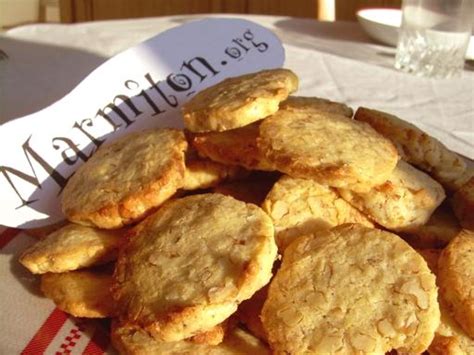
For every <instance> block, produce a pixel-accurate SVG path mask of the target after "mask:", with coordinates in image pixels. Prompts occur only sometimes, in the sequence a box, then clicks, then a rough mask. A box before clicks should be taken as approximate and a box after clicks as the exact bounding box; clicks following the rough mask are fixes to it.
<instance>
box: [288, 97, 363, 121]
mask: <svg viewBox="0 0 474 355" xmlns="http://www.w3.org/2000/svg"><path fill="white" fill-rule="evenodd" d="M303 107H304V108H310V109H313V110H316V111H321V112H328V113H334V114H338V115H342V116H346V117H349V118H351V117H352V115H353V113H354V112H353V111H352V109H351V108H350V107H349V106H347V105H345V104H343V103H340V102H335V101H330V100H327V99H321V98H319V97H304V96H290V97H288V98H287V99H286V100H285V101H283V102H282V103H280V109H283V110H291V109H293V108H295V109H297V110H300V109H301V108H303Z"/></svg>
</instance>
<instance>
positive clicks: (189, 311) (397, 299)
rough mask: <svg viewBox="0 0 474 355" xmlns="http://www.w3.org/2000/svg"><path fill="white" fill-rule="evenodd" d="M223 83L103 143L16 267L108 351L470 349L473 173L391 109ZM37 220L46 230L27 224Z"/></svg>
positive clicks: (273, 81)
mask: <svg viewBox="0 0 474 355" xmlns="http://www.w3.org/2000/svg"><path fill="white" fill-rule="evenodd" d="M297 88H298V78H297V76H296V75H295V74H294V73H293V72H291V71H290V70H287V69H273V70H265V71H260V72H257V73H252V74H248V75H243V76H240V77H235V78H229V79H226V80H224V81H222V82H220V83H219V84H217V85H215V86H213V87H210V88H207V89H205V90H203V91H201V92H200V93H198V94H197V95H195V96H194V97H193V98H192V99H191V100H190V101H189V102H188V103H186V104H185V105H184V106H183V109H182V114H183V119H184V126H185V130H177V129H172V128H162V129H152V130H146V131H142V132H137V133H133V134H130V135H127V136H124V137H122V138H119V139H117V140H115V141H113V142H112V143H110V144H108V145H104V146H103V147H101V148H100V149H98V151H97V152H96V153H95V154H94V155H93V156H92V157H91V158H90V159H89V161H87V163H85V164H84V165H83V166H81V167H80V168H79V169H78V170H77V171H76V173H75V174H74V175H73V176H72V177H71V178H70V180H69V182H68V184H67V186H66V188H65V189H64V191H63V194H62V208H63V212H64V215H65V217H66V218H67V220H68V222H66V223H64V224H63V225H61V226H60V228H59V229H55V230H54V231H52V232H51V233H47V235H46V236H43V235H42V237H41V239H40V240H39V241H38V242H37V243H36V244H35V245H33V246H32V247H30V248H29V249H28V250H26V251H25V252H24V253H23V254H22V256H21V257H20V262H21V263H22V264H23V265H24V266H25V267H26V268H28V269H29V270H30V271H31V272H33V273H35V274H41V289H42V291H43V293H44V294H45V296H46V297H48V298H50V299H52V300H53V301H54V302H55V303H56V305H57V307H58V308H60V309H62V310H63V311H65V312H67V313H70V314H72V315H74V316H76V317H89V318H105V317H109V318H112V322H111V339H112V343H113V344H114V346H115V347H116V348H117V350H118V351H119V352H120V353H122V354H267V353H268V354H269V353H275V354H366V353H370V354H385V353H387V352H391V351H394V352H397V353H400V354H401V353H410V354H411V353H413V354H417V353H423V352H425V351H428V352H429V353H430V354H473V353H474V268H473V266H474V215H473V214H474V196H473V195H474V178H473V172H472V169H471V168H469V167H468V166H467V164H466V161H465V160H464V159H463V158H462V157H460V156H458V155H457V154H455V153H453V152H451V151H450V150H448V149H447V148H446V147H445V146H444V145H443V144H441V143H440V142H439V141H437V140H436V139H434V138H432V137H430V136H428V135H427V134H425V133H424V132H422V131H421V130H419V129H418V128H417V127H415V126H413V125H411V124H409V123H407V122H405V121H402V120H401V119H399V118H397V117H395V116H392V115H390V114H387V113H384V112H380V111H376V110H372V109H367V108H359V109H358V110H357V111H356V113H355V115H353V111H352V109H351V108H349V107H348V106H346V105H345V104H342V103H337V102H332V101H329V100H326V99H320V98H313V97H298V96H291V94H292V93H294V92H295V91H296V90H297ZM42 232H44V231H42Z"/></svg>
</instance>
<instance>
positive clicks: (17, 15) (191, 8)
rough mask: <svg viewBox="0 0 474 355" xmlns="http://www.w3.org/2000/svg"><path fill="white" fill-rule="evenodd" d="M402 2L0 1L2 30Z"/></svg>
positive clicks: (339, 11)
mask: <svg viewBox="0 0 474 355" xmlns="http://www.w3.org/2000/svg"><path fill="white" fill-rule="evenodd" d="M400 5H401V0H0V28H1V29H3V30H5V29H8V28H12V27H15V26H19V25H24V24H29V23H45V22H57V23H74V22H84V21H100V20H110V19H125V18H138V17H153V16H165V15H178V14H197V13H244V14H245V13H247V14H267V15H281V16H294V17H306V18H314V19H318V20H324V21H334V20H338V21H355V20H356V16H355V14H356V11H357V10H359V9H361V8H369V7H384V8H400Z"/></svg>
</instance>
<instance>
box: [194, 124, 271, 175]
mask: <svg viewBox="0 0 474 355" xmlns="http://www.w3.org/2000/svg"><path fill="white" fill-rule="evenodd" d="M259 127H260V122H255V123H252V124H249V125H247V126H244V127H240V128H236V129H232V130H228V131H225V132H209V133H201V134H196V135H195V136H194V137H193V139H192V145H193V146H194V147H195V148H196V150H197V151H198V152H199V154H201V155H202V156H205V157H207V158H209V159H211V160H214V161H217V162H219V163H222V164H230V165H240V166H243V167H244V168H246V169H250V170H264V171H273V170H275V168H274V167H273V165H272V164H271V163H270V162H268V161H267V160H266V158H265V156H264V155H263V154H262V153H261V152H260V150H259V148H258V146H257V138H258V134H259Z"/></svg>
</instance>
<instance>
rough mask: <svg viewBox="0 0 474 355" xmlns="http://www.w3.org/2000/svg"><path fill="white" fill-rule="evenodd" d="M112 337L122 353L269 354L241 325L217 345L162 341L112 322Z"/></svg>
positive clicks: (140, 330) (131, 354)
mask: <svg viewBox="0 0 474 355" xmlns="http://www.w3.org/2000/svg"><path fill="white" fill-rule="evenodd" d="M111 340H112V344H113V345H114V347H115V348H116V349H117V350H118V351H119V353H120V354H123V355H161V354H169V355H194V354H202V355H249V354H259V355H260V354H262V355H267V354H269V350H268V348H267V347H266V346H265V345H264V344H262V343H261V342H260V341H259V340H258V339H257V338H255V337H253V336H252V335H250V334H248V333H247V332H245V331H244V330H242V329H240V328H235V329H234V330H232V331H231V332H230V333H229V334H226V336H225V339H224V341H223V342H222V343H220V344H219V345H216V346H212V345H208V344H197V343H195V342H192V341H190V340H180V341H175V342H163V341H159V340H156V339H154V338H153V337H151V336H150V335H149V334H148V333H147V332H146V331H145V330H143V329H141V328H139V327H136V326H130V325H120V324H118V322H117V321H113V322H112V331H111Z"/></svg>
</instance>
